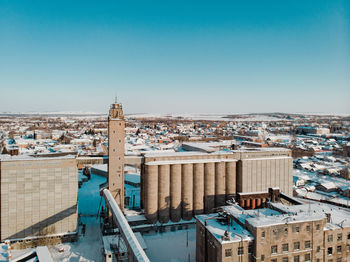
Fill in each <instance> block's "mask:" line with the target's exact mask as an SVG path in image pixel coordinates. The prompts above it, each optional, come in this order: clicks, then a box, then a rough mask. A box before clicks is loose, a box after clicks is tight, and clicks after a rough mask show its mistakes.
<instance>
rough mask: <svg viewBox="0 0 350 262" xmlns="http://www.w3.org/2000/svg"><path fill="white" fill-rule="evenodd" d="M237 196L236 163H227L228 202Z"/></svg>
mask: <svg viewBox="0 0 350 262" xmlns="http://www.w3.org/2000/svg"><path fill="white" fill-rule="evenodd" d="M235 194H236V162H235V161H232V162H226V200H228V199H231V198H232V197H234V196H235Z"/></svg>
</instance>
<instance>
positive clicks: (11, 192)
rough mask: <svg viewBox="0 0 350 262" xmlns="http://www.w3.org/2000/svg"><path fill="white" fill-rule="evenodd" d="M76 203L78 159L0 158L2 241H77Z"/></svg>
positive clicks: (3, 156)
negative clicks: (46, 239) (44, 238)
mask: <svg viewBox="0 0 350 262" xmlns="http://www.w3.org/2000/svg"><path fill="white" fill-rule="evenodd" d="M77 202H78V172H77V164H76V159H75V156H57V157H55V156H54V155H51V156H49V155H46V156H35V155H33V156H9V155H1V156H0V210H1V220H0V234H1V241H3V240H6V239H9V240H11V241H17V240H18V243H19V244H20V243H23V241H22V240H23V239H24V238H25V239H26V241H25V242H26V243H28V242H31V241H30V240H35V239H42V238H43V237H48V236H50V238H48V240H49V241H51V242H53V243H57V241H61V240H62V239H63V240H70V239H72V238H75V237H76V231H77V219H78V214H77V213H78V208H77ZM34 245H35V243H34Z"/></svg>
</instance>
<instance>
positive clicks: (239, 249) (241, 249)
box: [237, 247, 244, 256]
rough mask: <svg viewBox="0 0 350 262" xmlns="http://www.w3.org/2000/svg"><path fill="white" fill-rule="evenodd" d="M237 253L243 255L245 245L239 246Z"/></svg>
mask: <svg viewBox="0 0 350 262" xmlns="http://www.w3.org/2000/svg"><path fill="white" fill-rule="evenodd" d="M237 254H238V255H239V256H242V255H243V254H244V249H243V247H239V248H238V249H237Z"/></svg>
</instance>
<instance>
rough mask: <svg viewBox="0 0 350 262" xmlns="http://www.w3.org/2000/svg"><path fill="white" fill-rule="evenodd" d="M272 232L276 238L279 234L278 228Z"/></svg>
mask: <svg viewBox="0 0 350 262" xmlns="http://www.w3.org/2000/svg"><path fill="white" fill-rule="evenodd" d="M272 232H273V235H274V236H276V235H277V232H278V230H277V228H275V229H274V230H272Z"/></svg>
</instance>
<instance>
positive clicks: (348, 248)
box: [346, 244, 350, 252]
mask: <svg viewBox="0 0 350 262" xmlns="http://www.w3.org/2000/svg"><path fill="white" fill-rule="evenodd" d="M346 252H350V245H349V244H348V245H346Z"/></svg>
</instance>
